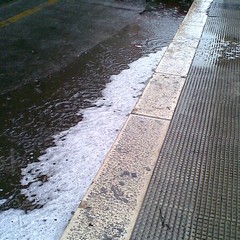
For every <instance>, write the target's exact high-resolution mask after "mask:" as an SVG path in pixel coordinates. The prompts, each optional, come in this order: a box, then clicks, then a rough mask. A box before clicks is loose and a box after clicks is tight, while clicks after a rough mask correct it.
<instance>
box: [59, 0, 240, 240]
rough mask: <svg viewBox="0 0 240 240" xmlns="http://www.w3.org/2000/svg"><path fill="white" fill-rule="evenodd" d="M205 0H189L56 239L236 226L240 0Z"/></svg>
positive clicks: (213, 233) (203, 235) (232, 229)
mask: <svg viewBox="0 0 240 240" xmlns="http://www.w3.org/2000/svg"><path fill="white" fill-rule="evenodd" d="M211 2H212V0H195V2H194V3H193V5H192V7H191V9H190V10H189V12H188V15H187V16H186V18H185V19H184V21H183V23H182V25H181V27H180V28H179V31H178V33H177V34H176V36H175V38H174V39H173V42H172V43H171V44H170V46H169V48H168V49H167V51H166V53H165V55H164V57H163V58H162V59H161V61H160V64H159V66H158V68H157V69H156V72H155V74H154V76H153V78H152V79H151V80H150V82H149V84H148V86H147V87H146V89H145V91H144V93H143V95H142V97H141V98H140V100H139V102H138V104H137V105H136V107H135V109H134V110H133V112H132V114H131V115H130V117H129V119H128V121H127V122H126V124H125V126H124V128H123V129H122V131H121V133H120V135H119V137H118V139H117V140H116V142H115V144H114V145H113V147H112V149H111V150H110V152H109V154H108V156H107V158H106V160H105V162H104V165H103V166H102V168H101V169H100V171H99V173H98V175H97V176H96V178H95V180H94V182H93V184H92V185H91V187H90V189H89V190H88V192H87V194H86V195H85V197H84V199H83V201H82V202H81V204H80V206H79V208H78V209H77V211H76V212H75V214H74V216H73V218H72V220H71V222H70V224H69V225H68V227H67V229H66V231H65V233H64V235H63V237H62V239H109V240H110V239H130V238H131V239H134V240H135V239H136V240H138V239H143V240H145V239H237V238H238V237H239V236H240V222H239V216H240V208H239V197H240V182H239V177H238V175H239V174H240V169H239V161H240V144H239V138H240V126H239V125H240V124H239V122H240V120H239V119H240V100H239V98H240V82H239V81H240V80H239V79H240V25H239V18H240V3H239V2H237V1H227V3H225V1H224V0H222V1H221V0H213V3H212V4H211ZM210 4H211V5H210ZM209 6H210V8H209ZM208 8H209V10H208ZM207 13H208V16H207ZM205 24H206V25H205ZM204 26H205V27H204ZM149 182H150V184H149ZM146 192H147V193H146Z"/></svg>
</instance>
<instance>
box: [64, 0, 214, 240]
mask: <svg viewBox="0 0 240 240" xmlns="http://www.w3.org/2000/svg"><path fill="white" fill-rule="evenodd" d="M211 2H212V0H195V2H194V3H193V4H192V6H191V8H190V10H189V12H188V14H187V16H186V17H185V19H184V21H183V22H182V24H181V26H180V28H179V30H178V32H177V34H176V35H175V37H174V39H173V41H172V43H171V44H170V45H169V47H168V49H167V51H166V52H165V54H164V56H163V58H162V60H161V61H160V63H159V65H158V67H157V69H156V72H155V74H154V76H153V78H152V79H151V80H150V82H149V84H148V85H147V87H146V89H145V90H144V92H143V95H142V97H141V98H140V99H139V101H138V103H137V105H136V107H135V108H134V110H133V112H132V114H131V115H130V116H129V118H128V120H127V122H126V123H125V125H124V127H123V129H122V131H121V132H120V134H119V136H118V138H117V140H116V141H115V143H114V144H113V146H112V148H111V150H110V152H109V153H108V155H107V157H106V159H105V161H104V163H103V165H102V167H101V169H100V170H99V172H98V174H97V176H96V177H95V179H94V181H93V183H92V185H91V186H90V188H89V189H88V191H87V193H86V195H85V196H84V198H83V200H82V202H81V204H80V206H79V208H78V209H77V210H76V212H75V214H74V216H73V218H72V219H71V221H70V223H69V225H68V226H67V228H66V230H65V232H64V234H63V236H62V238H61V239H62V240H63V239H130V237H131V232H132V229H133V227H134V225H135V222H136V219H137V216H138V213H139V210H140V208H141V205H142V202H143V199H144V196H145V193H146V190H147V188H148V184H149V182H150V179H151V176H152V173H153V170H154V167H155V164H156V161H157V158H158V155H159V152H160V150H161V147H162V144H163V142H164V138H165V136H166V133H167V130H168V127H169V124H170V121H171V119H172V116H173V113H174V110H175V107H176V105H177V102H178V99H179V96H180V94H181V90H182V88H183V86H184V82H185V79H186V76H187V74H188V71H189V68H190V66H191V63H192V60H193V57H194V55H195V52H196V48H197V46H198V43H199V40H200V38H201V34H202V30H203V27H204V25H205V22H206V19H207V16H206V12H207V9H208V7H209V5H210V3H211Z"/></svg>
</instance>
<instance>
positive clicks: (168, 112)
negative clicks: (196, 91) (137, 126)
mask: <svg viewBox="0 0 240 240" xmlns="http://www.w3.org/2000/svg"><path fill="white" fill-rule="evenodd" d="M184 82H185V77H181V76H173V75H167V74H166V75H162V74H159V73H157V74H155V75H154V76H153V78H152V79H151V80H150V82H149V84H148V86H147V87H146V89H145V91H144V93H143V95H142V97H141V99H140V100H139V102H138V104H137V106H136V107H135V109H134V110H133V112H134V113H136V114H142V115H145V116H150V117H156V118H162V119H169V120H171V118H172V116H173V113H174V109H175V106H176V104H177V101H178V98H179V95H180V93H181V90H182V87H183V85H184Z"/></svg>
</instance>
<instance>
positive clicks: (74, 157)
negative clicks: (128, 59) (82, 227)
mask: <svg viewBox="0 0 240 240" xmlns="http://www.w3.org/2000/svg"><path fill="white" fill-rule="evenodd" d="M164 52H165V49H163V50H162V51H159V52H157V53H152V54H150V55H148V56H146V57H143V58H140V59H138V60H137V61H135V62H133V63H131V64H129V69H126V70H123V71H122V72H121V73H120V74H119V75H114V76H111V81H110V82H109V83H108V84H107V86H106V88H105V90H103V92H102V94H103V97H102V98H101V99H99V100H98V101H97V102H96V103H95V106H94V107H91V108H88V109H85V110H83V111H81V112H80V113H81V114H82V115H83V119H82V121H81V122H79V123H78V124H77V125H76V126H74V127H72V128H70V129H69V130H67V131H64V132H61V133H60V134H58V135H56V136H54V142H55V146H54V147H50V148H48V149H47V150H46V153H45V154H44V155H42V156H41V157H39V159H38V160H39V161H37V162H34V163H31V164H29V165H28V166H27V167H26V168H25V169H22V175H23V178H22V180H21V183H22V185H24V186H27V185H28V184H29V186H28V187H27V188H26V189H23V190H22V194H24V195H25V196H27V198H28V200H30V201H33V202H34V203H36V204H40V205H43V207H42V208H40V209H35V210H33V211H30V212H28V213H24V211H22V210H14V209H10V210H8V211H4V212H2V213H1V214H0V225H1V228H0V235H1V239H11V240H13V239H21V240H22V239H34V240H37V239H39V240H42V239H47V240H48V239H53V240H55V239H59V238H60V237H61V235H62V233H63V231H64V229H65V227H66V225H67V224H68V221H69V220H70V219H71V217H72V213H73V212H74V211H75V210H76V208H77V206H78V205H79V203H80V201H81V199H82V198H83V196H84V194H85V193H86V191H87V189H88V187H89V185H90V184H91V182H92V181H93V179H94V177H95V175H96V173H97V171H98V170H99V168H100V166H101V164H102V163H103V160H104V158H105V156H106V154H107V152H108V151H109V150H110V147H111V145H112V144H113V142H114V140H115V139H116V137H117V135H118V133H119V131H120V130H121V128H122V126H123V124H124V122H125V121H126V119H127V116H128V115H129V114H130V113H131V111H132V109H133V107H134V105H135V104H136V102H137V100H138V97H139V96H140V95H141V93H142V90H143V89H144V87H145V86H146V82H147V81H148V80H149V78H150V77H151V76H152V74H153V72H154V69H156V67H157V64H158V62H159V60H160V59H161V57H162V55H163V53H164ZM43 175H44V176H45V177H44V179H45V180H44V182H41V181H39V176H43ZM41 179H43V178H41Z"/></svg>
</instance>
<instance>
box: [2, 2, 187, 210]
mask: <svg viewBox="0 0 240 240" xmlns="http://www.w3.org/2000/svg"><path fill="white" fill-rule="evenodd" d="M48 2H50V3H51V4H48V5H44V3H46V1H42V0H38V1H28V3H27V4H26V2H25V1H21V0H19V1H11V4H3V5H1V8H0V13H1V14H0V16H1V23H3V22H4V21H5V20H6V19H9V18H11V16H13V14H14V16H19V15H17V14H19V13H25V15H26V16H25V15H24V17H22V16H20V17H19V19H18V18H17V21H15V22H13V23H10V24H8V25H7V26H3V27H1V28H0V31H1V34H0V49H1V56H0V58H1V59H0V63H1V68H0V69H1V72H0V92H1V94H0V182H1V187H0V189H1V191H0V199H3V198H4V199H8V201H7V202H5V203H4V204H3V205H2V206H0V210H7V209H9V208H20V209H24V210H25V211H27V210H31V209H34V208H38V207H41V206H32V204H31V203H30V202H28V200H27V199H26V198H25V196H23V195H22V194H21V193H20V192H21V189H22V188H23V186H21V184H20V179H21V169H22V168H24V167H26V165H27V164H28V163H30V162H32V161H35V160H34V159H37V158H38V157H39V156H40V155H42V154H43V153H44V151H45V150H46V148H47V147H49V146H51V145H53V141H52V140H53V139H52V136H53V135H54V134H57V133H59V132H61V131H64V130H66V129H68V128H70V127H72V126H74V125H75V124H76V123H78V122H79V121H81V118H82V116H81V115H78V114H76V113H77V112H79V111H80V110H82V109H85V108H88V107H91V106H93V105H94V101H95V100H96V99H98V98H99V97H101V91H102V90H103V89H104V87H105V84H106V83H107V82H108V81H109V77H110V76H111V75H113V74H118V73H119V72H120V71H121V70H123V69H125V68H127V64H129V63H130V62H132V61H134V60H136V59H138V58H140V57H141V56H144V55H146V54H149V53H151V52H155V51H157V50H160V49H161V48H162V47H165V46H167V45H168V44H169V43H170V42H171V40H172V38H173V36H174V35H175V33H176V31H177V29H178V27H179V25H180V23H181V21H182V20H183V17H184V15H185V14H186V11H187V7H184V8H181V7H179V5H176V4H171V5H166V4H162V3H156V4H151V5H149V6H148V7H147V10H145V11H143V10H144V8H143V5H142V4H143V2H142V1H139V5H138V6H139V7H137V8H133V7H132V5H131V4H130V5H131V6H130V5H124V7H121V6H119V4H122V3H117V4H118V5H114V4H113V1H108V2H107V1H104V3H105V4H96V1H90V2H89V1H74V0H68V1H48ZM87 2H88V3H87ZM129 2H130V3H131V1H129ZM23 3H24V4H23ZM106 3H108V4H106ZM36 6H40V8H41V9H40V10H39V11H35V12H34V9H35V7H36ZM144 7H145V6H144ZM28 9H30V10H32V12H31V11H27V10H28ZM35 10H36V9H35ZM26 11H27V12H26ZM140 13H141V14H140ZM15 20H16V19H15ZM169 26H171V28H169ZM139 46H140V47H139ZM41 179H43V180H44V176H41V177H40V179H39V180H41Z"/></svg>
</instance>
